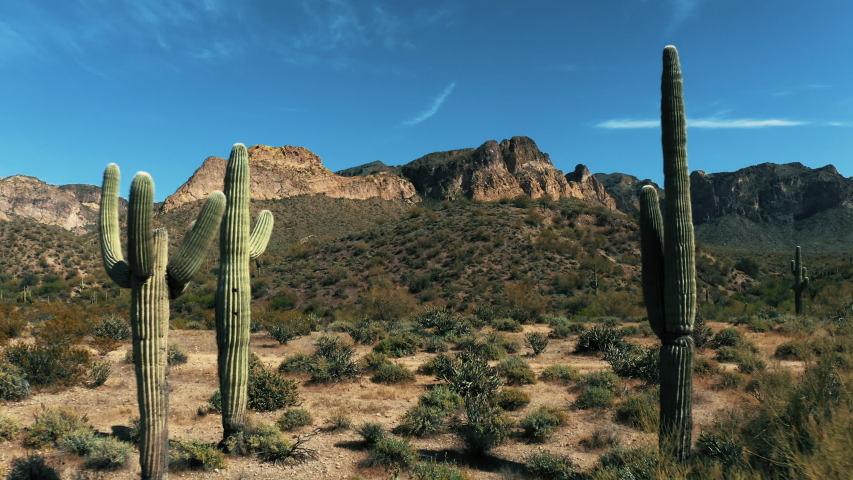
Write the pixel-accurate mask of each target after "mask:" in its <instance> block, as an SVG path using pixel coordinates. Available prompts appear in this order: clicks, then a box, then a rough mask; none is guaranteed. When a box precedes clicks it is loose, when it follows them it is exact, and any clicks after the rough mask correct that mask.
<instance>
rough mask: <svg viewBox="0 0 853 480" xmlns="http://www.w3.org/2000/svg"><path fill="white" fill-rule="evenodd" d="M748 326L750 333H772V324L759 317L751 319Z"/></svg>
mask: <svg viewBox="0 0 853 480" xmlns="http://www.w3.org/2000/svg"><path fill="white" fill-rule="evenodd" d="M746 325H747V328H748V329H749V331H750V332H755V333H765V332H769V331H770V323H768V322H767V320H763V319H760V318H757V317H752V318H750V319H749V321H748V322H747V324H746Z"/></svg>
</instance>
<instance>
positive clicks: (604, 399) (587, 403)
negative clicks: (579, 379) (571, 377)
mask: <svg viewBox="0 0 853 480" xmlns="http://www.w3.org/2000/svg"><path fill="white" fill-rule="evenodd" d="M614 401H615V397H614V395H613V391H612V390H610V389H607V388H604V387H586V388H584V389H583V390H581V393H580V395H578V398H577V399H575V402H574V403H573V404H572V405H573V406H574V408H577V409H581V410H589V409H597V410H601V409H605V408H610V407H612V406H613V403H614Z"/></svg>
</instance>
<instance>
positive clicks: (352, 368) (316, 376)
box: [279, 335, 358, 383]
mask: <svg viewBox="0 0 853 480" xmlns="http://www.w3.org/2000/svg"><path fill="white" fill-rule="evenodd" d="M316 345H317V351H316V352H315V354H314V357H315V359H316V362H315V364H316V366H314V367H313V369H312V370H311V382H312V383H337V382H339V381H342V380H351V379H353V378H356V377H357V376H358V365H357V364H356V362H355V361H354V360H353V359H352V357H353V355H355V350H354V349H353V348H352V346H351V345H347V344H346V343H345V342H344V341H343V340H342V339H341V338H340V337H336V336H334V335H323V336H321V337H320V338H318V339H317V342H316ZM279 368H281V367H279Z"/></svg>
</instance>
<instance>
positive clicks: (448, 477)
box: [409, 459, 469, 480]
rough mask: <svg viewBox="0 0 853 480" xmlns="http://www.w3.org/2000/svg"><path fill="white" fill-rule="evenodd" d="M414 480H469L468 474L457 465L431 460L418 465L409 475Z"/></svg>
mask: <svg viewBox="0 0 853 480" xmlns="http://www.w3.org/2000/svg"><path fill="white" fill-rule="evenodd" d="M409 478H411V479H412V480H468V479H469V477H468V474H466V473H465V472H463V471H461V470H459V469H458V468H456V465H453V464H449V463H439V462H436V461H435V460H432V459H430V460H429V461H426V462H420V463H416V464H415V466H414V467H413V468H412V473H411V474H410V475H409Z"/></svg>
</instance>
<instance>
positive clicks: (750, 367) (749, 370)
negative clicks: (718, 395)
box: [736, 352, 766, 375]
mask: <svg viewBox="0 0 853 480" xmlns="http://www.w3.org/2000/svg"><path fill="white" fill-rule="evenodd" d="M736 363H737V367H738V371H740V372H741V373H746V374H748V375H749V374H753V373H755V372H760V371H763V370H764V368H765V367H766V365H765V364H764V360H762V359H761V357H759V356H758V355H757V354H755V353H752V352H746V353H744V354H742V355H741V356H740V358H738V359H737V361H736Z"/></svg>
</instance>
